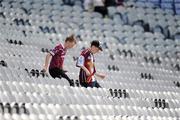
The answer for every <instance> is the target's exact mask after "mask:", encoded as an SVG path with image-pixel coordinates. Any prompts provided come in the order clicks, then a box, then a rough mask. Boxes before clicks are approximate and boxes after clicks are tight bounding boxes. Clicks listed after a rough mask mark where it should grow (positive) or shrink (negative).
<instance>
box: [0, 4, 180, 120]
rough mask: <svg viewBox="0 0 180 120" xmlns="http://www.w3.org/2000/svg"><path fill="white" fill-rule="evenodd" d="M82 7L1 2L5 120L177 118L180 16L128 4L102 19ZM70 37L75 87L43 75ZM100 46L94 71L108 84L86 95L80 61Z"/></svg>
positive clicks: (0, 80)
mask: <svg viewBox="0 0 180 120" xmlns="http://www.w3.org/2000/svg"><path fill="white" fill-rule="evenodd" d="M82 2H83V1H81V0H70V1H68V0H16V1H15V0H0V28H1V29H0V120H178V119H180V102H179V100H180V83H179V80H180V39H179V36H178V35H179V32H180V26H179V24H180V16H178V15H174V13H173V12H172V11H170V10H168V11H164V10H162V9H160V8H154V5H153V4H151V5H149V4H146V3H144V4H145V5H146V7H144V6H142V5H140V3H135V2H132V1H131V2H130V1H126V2H125V3H124V6H118V7H109V8H108V17H106V18H103V17H102V15H101V14H99V13H96V12H87V11H84V8H83V7H82ZM142 2H143V1H142ZM68 3H71V4H68ZM70 34H75V35H76V36H77V38H78V42H77V45H76V46H75V48H73V49H72V50H70V51H68V53H67V56H66V57H65V68H66V69H67V70H68V73H67V74H68V75H69V76H70V78H72V79H73V82H74V86H73V87H70V86H69V83H68V82H67V81H66V80H65V79H53V78H52V77H50V75H48V74H44V73H43V72H42V67H43V64H44V60H45V56H46V54H47V53H48V51H49V50H50V49H52V48H53V47H55V46H56V45H57V44H58V43H62V42H63V40H64V39H65V38H66V37H67V36H68V35H70ZM96 39H97V40H100V41H101V42H102V43H103V48H104V49H103V52H102V53H100V54H98V55H95V58H96V68H97V71H101V72H104V73H105V74H107V77H106V78H105V80H98V82H99V84H100V85H101V86H102V88H83V87H81V86H80V84H79V80H78V71H79V68H77V67H76V60H77V57H78V56H79V54H80V52H81V50H82V49H84V48H85V47H89V44H90V42H91V41H92V40H96Z"/></svg>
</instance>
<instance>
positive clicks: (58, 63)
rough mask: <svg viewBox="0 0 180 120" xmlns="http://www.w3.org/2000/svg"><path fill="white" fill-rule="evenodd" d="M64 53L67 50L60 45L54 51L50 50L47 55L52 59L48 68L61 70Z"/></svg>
mask: <svg viewBox="0 0 180 120" xmlns="http://www.w3.org/2000/svg"><path fill="white" fill-rule="evenodd" d="M66 52H67V50H66V49H65V48H64V46H63V45H62V44H59V45H57V46H56V47H55V48H54V49H52V50H50V52H49V53H50V54H51V55H52V59H51V62H50V66H49V68H50V69H51V68H60V69H62V68H63V63H64V57H65V55H66Z"/></svg>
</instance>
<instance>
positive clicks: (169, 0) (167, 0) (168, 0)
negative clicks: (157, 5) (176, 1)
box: [161, 0, 173, 3]
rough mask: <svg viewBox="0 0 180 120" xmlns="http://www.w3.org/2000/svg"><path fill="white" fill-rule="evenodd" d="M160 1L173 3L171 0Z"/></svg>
mask: <svg viewBox="0 0 180 120" xmlns="http://www.w3.org/2000/svg"><path fill="white" fill-rule="evenodd" d="M161 3H173V0H161Z"/></svg>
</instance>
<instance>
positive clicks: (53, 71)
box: [49, 68, 72, 85]
mask: <svg viewBox="0 0 180 120" xmlns="http://www.w3.org/2000/svg"><path fill="white" fill-rule="evenodd" d="M49 74H50V75H51V76H52V77H53V78H60V79H61V78H65V79H66V80H67V81H68V82H69V84H70V85H72V80H71V79H70V78H69V77H68V76H67V75H66V73H65V71H64V70H62V69H60V68H50V69H49Z"/></svg>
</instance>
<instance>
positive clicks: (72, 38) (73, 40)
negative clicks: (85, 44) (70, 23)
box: [65, 34, 76, 43]
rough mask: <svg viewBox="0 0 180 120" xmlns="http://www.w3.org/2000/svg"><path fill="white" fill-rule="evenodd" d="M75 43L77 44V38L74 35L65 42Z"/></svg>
mask: <svg viewBox="0 0 180 120" xmlns="http://www.w3.org/2000/svg"><path fill="white" fill-rule="evenodd" d="M68 41H69V42H75V43H76V38H75V36H74V34H72V35H70V36H69V37H67V38H66V40H65V42H68Z"/></svg>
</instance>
